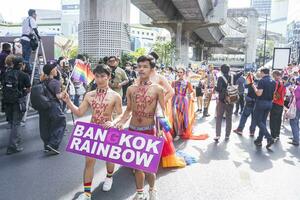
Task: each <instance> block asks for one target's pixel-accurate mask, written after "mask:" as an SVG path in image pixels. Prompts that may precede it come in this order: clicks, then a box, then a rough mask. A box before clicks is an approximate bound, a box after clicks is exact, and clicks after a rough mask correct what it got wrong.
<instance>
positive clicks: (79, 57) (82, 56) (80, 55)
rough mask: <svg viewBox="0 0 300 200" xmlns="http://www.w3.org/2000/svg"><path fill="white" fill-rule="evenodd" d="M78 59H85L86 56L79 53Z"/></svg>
mask: <svg viewBox="0 0 300 200" xmlns="http://www.w3.org/2000/svg"><path fill="white" fill-rule="evenodd" d="M76 59H79V60H82V61H85V60H86V57H85V56H84V55H82V54H78V55H77V57H76Z"/></svg>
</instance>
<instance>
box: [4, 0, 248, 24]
mask: <svg viewBox="0 0 300 200" xmlns="http://www.w3.org/2000/svg"><path fill="white" fill-rule="evenodd" d="M60 3H61V1H60V0H8V1H7V0H0V5H5V6H1V7H0V14H1V15H2V16H3V18H4V19H5V20H6V21H9V22H21V19H22V18H23V17H26V16H27V11H28V10H29V9H30V8H33V9H51V10H59V9H60ZM16 5H17V6H16ZM249 5H250V0H229V2H228V6H229V7H230V8H240V7H248V6H249ZM134 16H135V17H134ZM136 16H138V9H137V8H136V7H134V6H131V23H138V18H137V17H136Z"/></svg>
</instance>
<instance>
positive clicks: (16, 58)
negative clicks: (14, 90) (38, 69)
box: [13, 56, 24, 70]
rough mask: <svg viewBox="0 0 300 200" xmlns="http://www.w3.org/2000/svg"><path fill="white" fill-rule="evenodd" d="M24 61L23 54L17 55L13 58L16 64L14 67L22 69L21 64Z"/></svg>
mask: <svg viewBox="0 0 300 200" xmlns="http://www.w3.org/2000/svg"><path fill="white" fill-rule="evenodd" d="M23 63H24V60H23V58H22V57H21V56H17V57H15V59H13V64H14V66H13V68H14V69H18V70H19V69H21V67H22V65H21V64H23Z"/></svg>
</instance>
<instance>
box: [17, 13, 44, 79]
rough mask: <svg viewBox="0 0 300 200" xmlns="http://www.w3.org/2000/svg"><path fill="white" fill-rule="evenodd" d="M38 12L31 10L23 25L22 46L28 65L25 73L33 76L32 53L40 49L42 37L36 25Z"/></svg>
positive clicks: (25, 61)
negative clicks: (39, 43)
mask: <svg viewBox="0 0 300 200" xmlns="http://www.w3.org/2000/svg"><path fill="white" fill-rule="evenodd" d="M36 16H37V15H36V11H35V10H33V9H30V10H29V11H28V17H27V18H26V19H24V21H23V23H22V37H21V44H22V49H23V53H22V55H23V59H24V63H25V64H26V68H25V72H26V73H28V74H31V70H32V69H31V66H30V56H31V52H32V51H35V50H36V49H37V47H38V41H40V40H41V37H40V35H39V32H38V29H37V28H38V27H37V23H36Z"/></svg>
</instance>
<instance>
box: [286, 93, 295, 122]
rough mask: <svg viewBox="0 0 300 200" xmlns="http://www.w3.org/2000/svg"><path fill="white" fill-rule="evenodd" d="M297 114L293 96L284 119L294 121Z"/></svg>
mask: <svg viewBox="0 0 300 200" xmlns="http://www.w3.org/2000/svg"><path fill="white" fill-rule="evenodd" d="M296 113H297V105H296V97H295V94H294V96H293V99H292V102H291V103H290V104H289V109H288V111H287V112H286V113H285V118H287V119H295V118H296Z"/></svg>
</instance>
